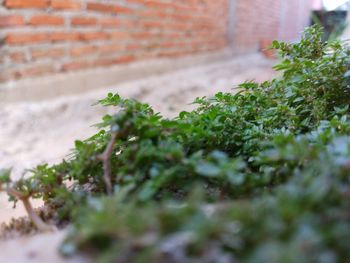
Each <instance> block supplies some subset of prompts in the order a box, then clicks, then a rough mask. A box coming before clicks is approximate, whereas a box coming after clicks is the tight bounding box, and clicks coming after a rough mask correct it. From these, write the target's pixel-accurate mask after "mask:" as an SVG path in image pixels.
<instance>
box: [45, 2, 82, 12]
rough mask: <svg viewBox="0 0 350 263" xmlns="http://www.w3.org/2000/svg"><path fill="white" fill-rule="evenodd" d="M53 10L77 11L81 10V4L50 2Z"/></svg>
mask: <svg viewBox="0 0 350 263" xmlns="http://www.w3.org/2000/svg"><path fill="white" fill-rule="evenodd" d="M51 7H52V8H53V9H66V10H78V9H81V7H82V5H81V2H80V1H78V0H51Z"/></svg>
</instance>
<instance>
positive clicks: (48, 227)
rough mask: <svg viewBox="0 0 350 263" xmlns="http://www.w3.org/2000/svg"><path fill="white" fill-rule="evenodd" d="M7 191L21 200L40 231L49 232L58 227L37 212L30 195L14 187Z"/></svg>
mask: <svg viewBox="0 0 350 263" xmlns="http://www.w3.org/2000/svg"><path fill="white" fill-rule="evenodd" d="M7 193H8V194H9V195H11V196H13V197H15V198H17V199H18V200H20V201H21V202H22V203H23V205H24V208H25V210H26V212H27V214H28V216H29V218H30V220H31V221H32V222H33V224H34V225H35V226H36V228H37V229H38V230H39V231H42V232H49V231H54V230H56V228H55V227H54V226H52V225H49V224H46V223H45V222H44V221H43V220H42V219H41V218H40V217H39V216H38V215H37V213H35V211H34V209H33V207H32V204H31V203H30V201H29V198H30V197H29V196H27V195H24V194H23V193H21V192H19V191H17V190H15V189H13V188H8V189H7Z"/></svg>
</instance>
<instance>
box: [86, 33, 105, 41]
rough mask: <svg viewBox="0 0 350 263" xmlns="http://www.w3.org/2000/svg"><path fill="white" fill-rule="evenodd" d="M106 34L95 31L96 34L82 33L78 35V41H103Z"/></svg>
mask: <svg viewBox="0 0 350 263" xmlns="http://www.w3.org/2000/svg"><path fill="white" fill-rule="evenodd" d="M108 37H109V36H108V34H107V33H104V32H101V31H96V32H84V33H81V34H80V37H79V39H80V40H84V41H92V40H105V39H108Z"/></svg>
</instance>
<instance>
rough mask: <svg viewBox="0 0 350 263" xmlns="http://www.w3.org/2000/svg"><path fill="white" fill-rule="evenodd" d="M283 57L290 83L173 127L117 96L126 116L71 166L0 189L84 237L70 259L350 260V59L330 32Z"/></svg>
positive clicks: (210, 106)
mask: <svg viewBox="0 0 350 263" xmlns="http://www.w3.org/2000/svg"><path fill="white" fill-rule="evenodd" d="M273 47H274V48H276V49H278V50H280V54H281V56H282V58H283V59H282V61H281V62H280V63H279V64H278V65H276V66H275V69H276V70H279V71H281V72H282V77H281V78H279V79H274V80H272V81H268V82H264V83H262V84H258V83H253V82H247V83H243V84H241V85H240V86H239V91H238V92H237V93H236V94H231V93H218V94H216V95H215V96H214V97H212V98H198V99H196V101H195V103H196V104H197V105H198V107H197V109H196V110H194V111H192V112H181V113H180V114H179V116H178V117H177V118H175V119H170V120H169V119H165V118H163V117H162V116H161V115H160V114H158V113H155V112H154V111H153V110H152V109H151V107H150V106H149V105H147V104H143V103H140V102H137V101H134V100H125V99H122V98H121V97H120V96H118V95H113V94H108V96H107V97H106V98H105V99H103V100H101V101H99V104H101V105H103V106H112V107H116V109H117V111H116V113H115V114H114V115H107V116H105V117H104V118H103V120H102V122H101V123H100V124H98V127H99V128H100V129H101V130H100V132H98V133H97V134H96V135H94V136H92V137H91V138H89V139H87V140H85V141H76V144H75V149H74V151H73V152H72V155H71V156H70V159H69V160H64V161H63V162H62V163H60V164H57V165H54V166H51V167H50V166H48V165H43V166H39V167H37V168H36V169H34V170H32V171H31V175H30V176H29V177H27V179H22V180H20V181H18V182H11V181H10V179H9V173H8V172H5V173H4V174H3V176H1V177H0V180H1V181H0V182H1V183H2V185H3V186H2V188H3V189H7V191H8V193H9V194H10V196H11V197H12V199H14V200H22V201H23V198H21V196H20V195H17V194H14V191H16V193H17V192H19V193H21V194H22V193H26V195H25V196H26V198H29V197H33V198H42V199H43V200H44V201H45V207H46V208H47V209H50V210H52V211H55V212H56V214H55V219H56V220H57V222H58V223H59V222H63V221H68V222H72V223H73V226H74V228H73V230H72V232H71V234H70V235H69V237H68V238H67V240H66V242H65V243H64V244H63V246H62V252H63V253H65V254H71V253H77V252H84V251H90V252H91V251H92V252H94V253H92V255H94V256H96V255H97V257H96V259H97V260H100V261H101V262H234V261H243V262H256V261H257V260H258V259H259V260H260V261H263V262H304V261H305V262H310V261H311V262H340V261H343V260H345V261H346V259H350V253H349V251H350V248H349V245H348V243H347V242H345V240H347V239H349V237H350V220H349V219H350V218H349V217H350V214H349V211H350V202H349V200H350V199H349V193H350V188H349V186H350V185H349V184H350V177H349V170H350V152H349V151H350V140H349V134H350V121H349V102H350V93H349V91H350V89H349V87H350V86H349V84H350V83H349V81H350V79H349V76H350V73H349V72H350V71H349V69H350V67H349V66H350V60H349V58H350V57H349V55H350V50H349V49H348V47H347V46H346V45H344V44H342V43H340V42H332V43H324V42H323V41H322V31H321V30H320V28H318V27H311V28H308V29H307V30H306V31H305V35H304V37H303V39H302V40H301V41H300V42H299V43H295V44H288V43H283V42H277V41H275V42H274V43H273ZM36 225H37V227H38V228H40V229H43V230H45V229H46V227H42V226H40V224H38V223H36ZM339 240H344V242H339Z"/></svg>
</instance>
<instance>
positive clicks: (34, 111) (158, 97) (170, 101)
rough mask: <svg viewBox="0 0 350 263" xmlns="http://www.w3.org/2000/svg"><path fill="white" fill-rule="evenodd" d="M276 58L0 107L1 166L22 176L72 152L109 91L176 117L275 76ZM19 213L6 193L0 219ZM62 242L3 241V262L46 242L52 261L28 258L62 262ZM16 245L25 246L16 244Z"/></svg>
mask: <svg viewBox="0 0 350 263" xmlns="http://www.w3.org/2000/svg"><path fill="white" fill-rule="evenodd" d="M273 63H274V61H271V60H267V59H265V58H263V57H261V56H260V55H259V54H253V55H249V56H245V57H241V58H237V59H230V60H224V61H218V62H214V63H211V64H206V65H200V66H197V67H192V68H187V69H183V70H178V71H175V72H171V73H166V74H161V75H158V76H151V77H146V78H142V79H139V80H134V81H129V82H125V83H122V84H118V85H114V86H110V87H107V88H103V89H99V90H95V91H90V92H84V93H80V94H78V95H74V96H64V97H58V98H55V99H52V100H45V101H41V102H35V103H34V102H21V103H9V104H5V105H3V106H1V108H0V167H3V168H4V167H5V168H6V167H12V168H13V174H14V177H19V176H20V175H21V173H22V171H23V170H24V169H25V168H32V167H33V166H35V165H37V164H42V163H45V162H49V163H56V162H59V161H60V160H61V159H62V158H64V157H65V156H67V154H68V153H69V149H71V148H72V147H73V145H74V140H75V139H84V138H87V137H88V136H90V135H92V134H93V133H94V132H96V129H95V128H93V127H91V125H93V124H95V123H97V122H98V121H99V120H100V118H101V117H102V116H103V115H104V114H105V113H106V112H107V109H105V108H102V107H98V106H95V107H91V104H92V103H94V102H95V101H96V100H98V99H100V98H103V97H105V95H106V94H107V93H108V92H113V93H119V94H120V95H122V96H124V97H132V98H136V99H138V100H140V101H143V102H147V103H150V104H151V105H152V106H153V107H154V109H155V110H156V111H159V112H161V113H162V114H163V115H164V116H169V117H171V116H174V115H176V114H177V113H178V112H179V111H181V110H190V109H192V108H193V105H189V103H191V102H192V101H193V100H194V99H195V98H196V97H201V96H210V95H212V94H214V93H216V92H218V91H227V92H230V91H231V92H234V88H235V87H236V86H237V84H239V83H242V82H244V81H246V80H256V81H258V82H260V81H264V80H268V79H271V78H272V77H273V76H275V72H273V70H271V66H272V64H273ZM39 204H40V203H39ZM37 205H38V204H37ZM20 215H24V211H23V209H21V207H19V208H18V209H16V210H13V209H12V207H11V205H9V204H8V203H7V201H6V196H5V195H3V194H2V195H0V222H4V221H5V222H6V221H8V220H9V219H10V218H11V217H13V216H20ZM51 241H52V242H51ZM16 242H18V243H16ZM58 243H59V237H55V235H54V236H52V240H51V237H50V236H43V237H42V239H41V237H40V236H39V237H35V238H34V239H31V238H29V239H25V240H18V241H16V240H14V241H11V242H10V243H7V244H1V243H0V251H1V252H0V262H16V263H17V262H26V261H21V260H25V259H26V258H27V256H28V253H29V252H28V251H30V249H29V250H28V249H27V246H29V247H30V248H33V249H36V248H38V247H40V246H41V247H43V248H45V251H47V253H48V255H50V256H52V260H46V258H41V257H37V258H35V257H33V258H31V259H30V260H29V259H28V262H62V259H60V258H59V257H57V255H56V254H55V248H56V247H57V244H58ZM17 246H18V247H21V249H16V247H17ZM22 248H23V249H22ZM43 256H46V255H43ZM12 257H13V258H12ZM2 259H8V260H2ZM17 260H19V261H17ZM42 260H43V261H42Z"/></svg>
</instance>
